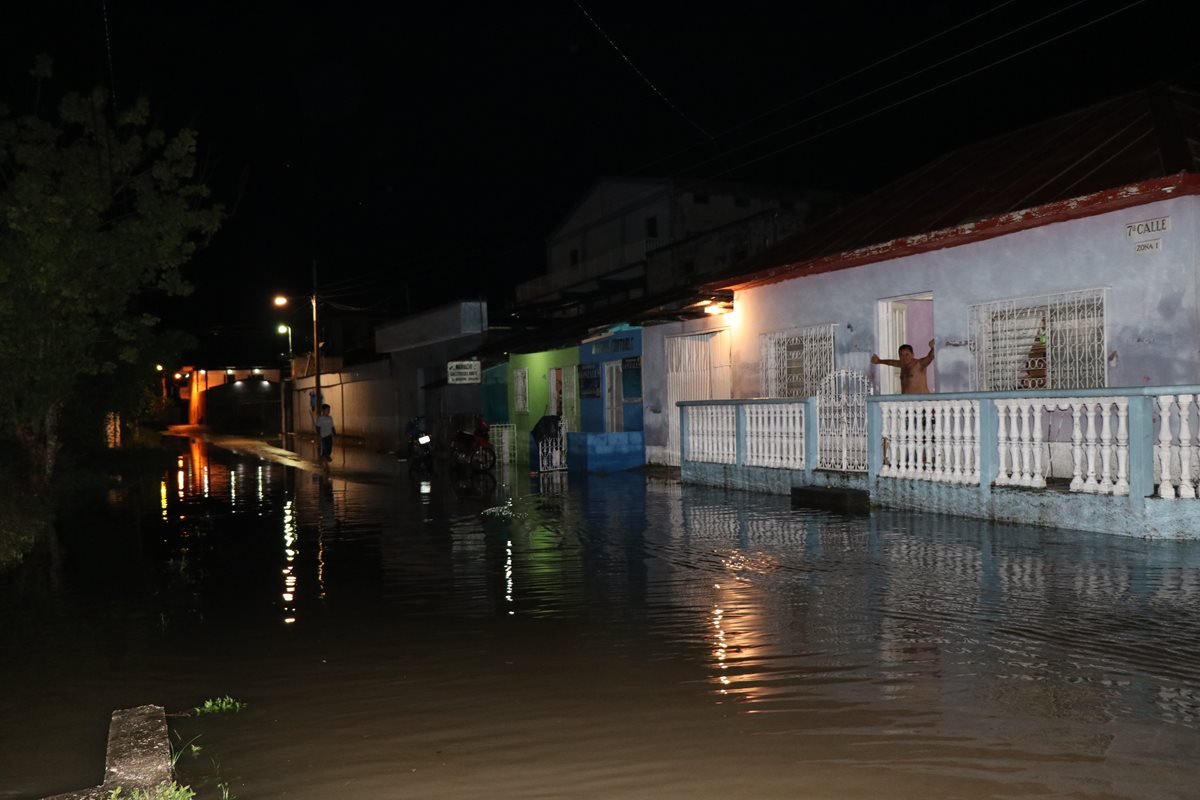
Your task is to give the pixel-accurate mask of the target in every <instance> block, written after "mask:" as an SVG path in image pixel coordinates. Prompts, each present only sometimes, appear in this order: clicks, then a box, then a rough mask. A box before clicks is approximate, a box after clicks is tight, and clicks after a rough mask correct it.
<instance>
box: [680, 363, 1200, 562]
mask: <svg viewBox="0 0 1200 800" xmlns="http://www.w3.org/2000/svg"><path fill="white" fill-rule="evenodd" d="M1197 393H1200V386H1170V387H1165V386H1159V387H1121V388H1104V389H1093V390H1059V391H1053V390H1043V389H1033V390H1022V391H1013V392H963V393H946V394H937V395H913V396H908V397H905V396H901V395H883V396H878V397H875V396H870V395H869V394H866V395H865V396H863V397H862V399H861V400H855V399H853V395H846V394H839V395H834V396H833V398H832V399H831V398H830V397H823V396H821V395H818V396H816V397H808V398H794V399H793V398H787V399H769V400H724V401H715V400H714V401H696V402H686V403H680V404H679V409H680V429H681V445H682V446H681V450H682V452H681V458H682V476H683V480H684V481H686V482H691V483H699V484H706V485H715V486H726V487H730V488H739V489H746V490H750V491H762V492H771V493H776V494H786V493H791V492H792V490H793V489H794V488H802V487H834V488H849V489H855V488H861V489H863V490H865V491H867V492H869V494H870V498H871V502H872V503H873V504H876V505H881V506H887V507H890V508H899V509H909V510H918V511H930V512H936V513H944V514H953V515H957V516H964V517H974V518H983V519H995V520H1003V521H1008V522H1017V523H1023V524H1032V525H1041V526H1047V527H1057V528H1071V529H1079V530H1088V531H1096V532H1101V533H1111V534H1118V535H1125V536H1138V537H1154V538H1196V537H1200V504H1198V503H1197V502H1196V500H1197V486H1196V480H1197V478H1198V477H1200V463H1198V462H1200V402H1198V401H1200V398H1198V397H1197Z"/></svg>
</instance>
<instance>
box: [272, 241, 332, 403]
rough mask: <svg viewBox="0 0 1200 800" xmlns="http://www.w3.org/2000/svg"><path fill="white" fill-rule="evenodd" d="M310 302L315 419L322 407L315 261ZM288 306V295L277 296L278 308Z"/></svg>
mask: <svg viewBox="0 0 1200 800" xmlns="http://www.w3.org/2000/svg"><path fill="white" fill-rule="evenodd" d="M309 300H310V302H311V303H312V327H313V380H314V383H315V393H314V398H315V405H316V406H317V407H316V408H313V409H310V410H311V412H312V413H313V415H314V417H315V415H316V412H317V411H318V410H320V406H321V340H320V337H319V335H318V333H317V262H316V261H315V260H314V261H313V290H312V295H311V296H310V297H309ZM287 304H288V297H287V296H286V295H282V294H280V295H276V296H275V305H276V307H283V306H286V305H287ZM288 336H289V342H290V341H291V338H290V337H291V332H290V329H289V333H288Z"/></svg>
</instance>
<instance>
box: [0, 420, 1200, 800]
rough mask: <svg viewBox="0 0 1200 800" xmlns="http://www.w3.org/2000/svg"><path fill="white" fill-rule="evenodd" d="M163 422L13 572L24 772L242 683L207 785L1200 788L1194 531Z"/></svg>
mask: <svg viewBox="0 0 1200 800" xmlns="http://www.w3.org/2000/svg"><path fill="white" fill-rule="evenodd" d="M167 446H168V447H173V448H175V449H177V450H178V461H177V462H176V466H175V467H173V468H171V469H169V470H168V471H166V472H165V473H162V474H158V475H153V476H145V477H143V478H142V479H136V478H133V477H130V478H127V479H126V480H125V481H124V482H123V483H122V484H121V485H122V488H121V489H120V490H119V491H112V492H110V493H109V494H108V495H107V496H101V497H97V498H96V499H95V502H93V503H91V504H84V506H83V508H82V509H81V511H80V513H79V514H77V515H76V517H75V518H73V519H72V520H71V521H70V523H69V524H63V525H61V526H60V530H59V539H60V542H59V550H60V558H59V560H58V562H57V563H56V564H55V563H48V562H46V561H45V560H33V561H31V562H30V563H29V564H27V565H26V566H25V567H23V568H22V569H21V570H19V571H17V572H15V573H13V574H9V575H6V576H3V577H2V578H0V591H2V597H3V606H2V607H0V636H2V637H3V653H4V657H3V659H0V680H2V681H3V687H4V690H3V693H2V694H0V745H2V746H0V797H3V798H30V797H38V796H41V795H46V794H50V793H53V792H56V791H64V790H68V789H74V788H80V787H84V786H88V785H91V784H94V783H96V782H97V781H98V780H99V777H100V773H101V771H102V769H103V758H104V743H105V737H106V732H107V723H108V717H109V714H110V713H111V711H112V710H113V709H115V708H120V707H126V706H134V705H139V704H143V703H157V704H161V705H164V706H165V707H166V708H167V709H168V711H181V710H186V709H189V708H191V707H193V706H196V705H198V704H200V703H201V702H203V701H204V700H205V699H207V698H211V697H220V696H223V695H231V696H232V697H234V698H237V699H238V700H241V701H243V702H245V703H247V704H248V705H247V708H246V709H245V710H244V711H242V712H241V713H238V714H234V715H224V716H215V717H195V718H181V719H173V720H172V721H171V722H172V728H173V730H175V731H176V732H178V733H179V735H180V737H181V740H182V741H184V742H192V743H194V744H196V745H197V746H198V747H201V748H202V749H200V750H191V751H189V750H186V749H185V752H184V754H183V756H182V757H181V758H180V761H179V764H178V769H179V772H180V776H181V778H182V779H183V780H185V781H187V782H189V783H191V784H192V785H193V786H195V787H197V788H198V789H199V790H200V796H201V797H220V796H221V795H220V793H219V791H218V788H217V787H218V785H219V784H221V783H225V784H228V786H229V789H230V794H231V796H234V797H240V798H281V797H287V798H333V797H352V798H392V797H396V798H400V797H428V798H480V797H504V798H559V797H572V798H615V797H620V798H689V799H691V798H706V797H714V798H715V797H726V798H742V797H746V798H751V797H752V798H769V797H779V798H783V797H788V798H794V797H804V798H826V797H829V798H833V797H837V798H944V797H955V798H990V797H1063V796H1070V797H1075V798H1112V797H1130V798H1191V797H1195V796H1196V793H1197V790H1196V788H1195V780H1196V771H1197V767H1196V764H1197V763H1198V758H1200V634H1198V633H1197V632H1198V631H1200V543H1194V542H1193V543H1187V542H1176V543H1170V542H1143V541H1137V540H1126V539H1118V538H1111V537H1105V536H1101V535H1097V534H1077V533H1072V532H1064V531H1039V530H1034V529H1023V528H1016V527H1011V526H1002V525H993V524H989V523H983V522H978V521H972V520H962V519H953V518H946V517H933V516H922V515H914V514H907V513H890V512H880V511H877V512H875V513H873V514H872V515H871V516H870V517H844V516H840V515H836V514H832V513H827V512H820V511H809V510H802V509H793V508H791V506H790V503H789V501H788V499H787V498H777V497H769V496H761V495H748V494H737V493H723V492H719V491H714V490H712V489H707V488H693V487H681V486H680V485H679V484H678V483H677V482H673V481H666V480H656V479H648V478H646V477H644V476H643V475H641V474H620V475H612V476H591V477H586V478H585V477H583V476H571V477H570V478H567V477H566V476H550V477H549V478H548V479H547V478H543V479H541V480H539V479H538V478H536V477H529V476H527V475H523V474H516V475H514V474H512V473H505V472H501V473H500V474H499V475H498V480H497V481H495V482H492V481H490V480H488V479H476V480H460V479H456V478H455V477H454V476H452V475H448V474H444V473H440V472H439V473H435V474H434V475H432V476H424V477H422V476H413V477H409V476H408V475H407V473H404V472H401V473H400V474H401V477H393V478H390V479H383V478H379V479H376V480H372V481H358V480H355V481H351V480H347V479H345V478H343V477H339V473H338V472H337V471H336V470H335V472H334V474H333V476H332V477H324V476H322V475H320V474H319V473H313V472H305V471H301V470H297V469H295V468H291V467H286V466H282V465H280V464H275V463H269V462H265V461H260V460H258V459H256V458H253V457H250V456H245V455H234V454H232V453H229V452H227V451H224V450H220V449H217V448H214V447H209V446H206V445H204V444H203V443H200V442H192V443H191V444H190V446H189V445H188V443H187V442H186V441H184V440H179V441H174V442H172V441H171V440H168V442H167Z"/></svg>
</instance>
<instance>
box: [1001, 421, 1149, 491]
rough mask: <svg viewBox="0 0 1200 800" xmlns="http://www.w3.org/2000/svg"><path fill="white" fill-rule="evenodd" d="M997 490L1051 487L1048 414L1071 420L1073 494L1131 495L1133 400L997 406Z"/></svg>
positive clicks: (1071, 485) (1071, 488)
mask: <svg viewBox="0 0 1200 800" xmlns="http://www.w3.org/2000/svg"><path fill="white" fill-rule="evenodd" d="M994 402H995V406H996V414H997V425H996V440H997V441H996V443H995V447H996V451H995V452H996V464H997V474H996V485H997V486H1026V487H1030V488H1035V489H1042V488H1045V486H1046V472H1047V470H1046V466H1047V465H1046V459H1045V457H1044V456H1045V454H1046V453H1047V452H1048V446H1049V442H1048V441H1047V436H1046V417H1047V415H1048V413H1049V412H1054V411H1069V412H1070V414H1071V465H1072V468H1071V484H1070V490H1071V491H1072V492H1087V493H1089V494H1113V495H1127V494H1129V422H1128V421H1129V398H1128V397H1061V398H1038V397H1020V398H1009V399H1003V400H995V401H994Z"/></svg>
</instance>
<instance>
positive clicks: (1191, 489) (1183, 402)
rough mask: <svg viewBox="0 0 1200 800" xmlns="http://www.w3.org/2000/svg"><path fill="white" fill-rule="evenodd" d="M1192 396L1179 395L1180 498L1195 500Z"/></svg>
mask: <svg viewBox="0 0 1200 800" xmlns="http://www.w3.org/2000/svg"><path fill="white" fill-rule="evenodd" d="M1194 399H1195V398H1193V397H1192V396H1191V395H1190V394H1181V395H1179V496H1180V497H1184V498H1187V499H1193V498H1195V496H1196V487H1195V486H1194V485H1193V484H1192V429H1191V419H1190V417H1191V415H1192V401H1193V400H1194Z"/></svg>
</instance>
